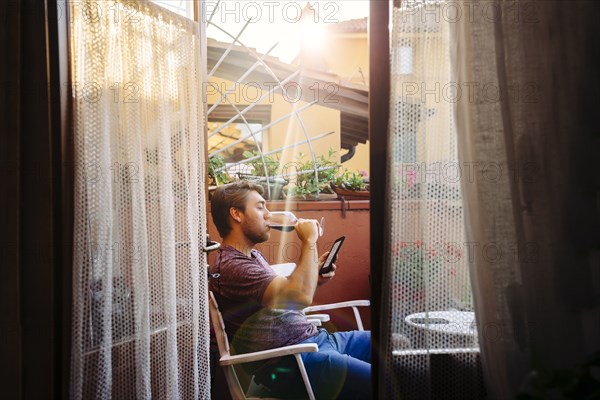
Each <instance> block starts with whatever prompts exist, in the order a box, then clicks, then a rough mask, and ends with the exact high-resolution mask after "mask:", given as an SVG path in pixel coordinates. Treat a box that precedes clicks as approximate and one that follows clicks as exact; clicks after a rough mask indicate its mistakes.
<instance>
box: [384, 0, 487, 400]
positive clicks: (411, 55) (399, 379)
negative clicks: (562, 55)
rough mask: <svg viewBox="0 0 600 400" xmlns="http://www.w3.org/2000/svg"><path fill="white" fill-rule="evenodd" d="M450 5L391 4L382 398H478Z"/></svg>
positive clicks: (480, 391) (480, 393) (479, 385)
mask: <svg viewBox="0 0 600 400" xmlns="http://www.w3.org/2000/svg"><path fill="white" fill-rule="evenodd" d="M448 3H449V2H445V1H406V2H401V3H400V5H399V6H396V7H394V8H393V14H392V24H391V26H392V35H391V46H390V47H391V88H390V92H391V95H390V123H389V138H388V152H389V154H388V159H387V174H386V175H387V179H388V182H387V188H388V189H387V197H386V201H387V210H386V227H385V229H386V231H388V232H389V234H387V235H386V251H385V256H386V260H385V264H384V265H385V266H386V272H385V275H384V277H383V284H384V285H385V286H386V287H385V289H384V290H382V294H383V296H385V297H384V299H383V300H382V303H383V306H382V310H383V312H382V314H383V315H384V316H385V317H386V319H385V321H382V324H383V327H382V343H383V344H384V346H383V347H382V348H383V349H384V352H385V357H386V362H385V370H384V372H382V373H383V374H384V375H385V377H386V379H385V387H384V388H380V393H381V394H382V396H381V397H382V398H383V397H385V398H402V399H437V398H445V399H461V400H462V399H470V398H481V397H483V396H484V389H483V385H482V377H481V369H480V366H479V346H478V337H477V333H476V325H477V321H476V320H475V318H474V317H475V315H474V312H473V297H472V292H471V284H470V280H469V271H468V263H467V259H468V252H469V250H470V248H469V246H468V245H469V244H468V243H467V241H466V236H465V225H464V207H463V199H462V195H461V190H460V181H461V179H462V178H461V177H462V173H461V167H460V165H459V163H458V153H457V144H458V133H459V131H457V129H456V122H455V110H454V108H455V105H456V101H455V99H456V97H457V96H458V93H457V90H458V89H457V88H456V87H455V85H454V82H453V81H452V79H451V76H452V75H451V73H452V68H451V42H450V39H451V35H450V28H451V26H450V25H451V24H450V22H449V21H448V20H446V19H444V18H440V17H441V16H442V15H443V13H444V10H445V7H446V6H447V5H448Z"/></svg>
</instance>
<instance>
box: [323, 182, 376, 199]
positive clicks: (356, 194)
mask: <svg viewBox="0 0 600 400" xmlns="http://www.w3.org/2000/svg"><path fill="white" fill-rule="evenodd" d="M331 188H332V189H333V191H334V192H335V193H336V194H337V196H338V199H340V198H342V197H343V198H344V199H346V200H366V199H369V198H370V197H371V193H370V192H369V191H368V190H347V189H342V188H340V187H337V186H335V185H333V184H332V185H331Z"/></svg>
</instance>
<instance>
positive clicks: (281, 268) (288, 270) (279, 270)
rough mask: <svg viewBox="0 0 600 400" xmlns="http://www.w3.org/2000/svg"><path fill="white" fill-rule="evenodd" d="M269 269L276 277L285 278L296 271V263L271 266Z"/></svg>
mask: <svg viewBox="0 0 600 400" xmlns="http://www.w3.org/2000/svg"><path fill="white" fill-rule="evenodd" d="M271 268H273V270H274V271H275V273H276V274H277V275H279V276H283V277H285V278H287V277H288V276H290V275H291V274H292V272H294V270H295V269H296V263H282V264H272V265H271Z"/></svg>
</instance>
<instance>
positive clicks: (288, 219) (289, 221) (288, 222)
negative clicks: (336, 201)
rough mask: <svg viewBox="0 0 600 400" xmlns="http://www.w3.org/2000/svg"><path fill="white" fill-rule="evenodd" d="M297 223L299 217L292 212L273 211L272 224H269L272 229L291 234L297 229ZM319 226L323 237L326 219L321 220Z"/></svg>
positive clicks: (320, 234)
mask: <svg viewBox="0 0 600 400" xmlns="http://www.w3.org/2000/svg"><path fill="white" fill-rule="evenodd" d="M296 222H298V217H296V215H294V213H293V212H291V211H271V222H270V223H269V226H270V227H271V229H276V230H278V231H282V232H291V231H293V230H294V229H295V228H296ZM319 224H320V225H319V236H323V225H324V224H325V218H324V217H323V218H321V221H319Z"/></svg>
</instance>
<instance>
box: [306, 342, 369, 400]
mask: <svg viewBox="0 0 600 400" xmlns="http://www.w3.org/2000/svg"><path fill="white" fill-rule="evenodd" d="M302 358H303V360H304V366H305V367H306V371H307V373H308V377H309V379H310V382H311V385H312V388H313V391H314V393H315V396H316V397H317V399H336V398H340V399H370V398H371V364H369V363H367V362H364V361H361V360H359V359H356V358H353V357H350V356H348V355H346V354H340V353H338V352H337V351H333V350H325V351H321V349H319V351H318V352H317V353H305V354H303V357H302Z"/></svg>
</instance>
